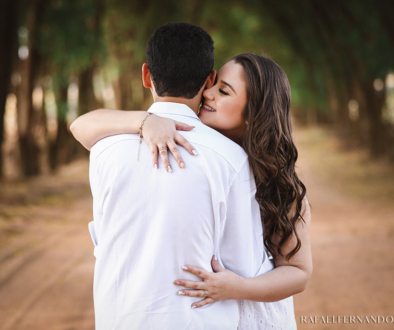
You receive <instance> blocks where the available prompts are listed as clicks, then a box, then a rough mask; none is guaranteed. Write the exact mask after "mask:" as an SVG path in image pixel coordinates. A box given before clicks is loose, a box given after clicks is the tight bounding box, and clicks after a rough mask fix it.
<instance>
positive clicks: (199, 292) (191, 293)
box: [178, 289, 205, 298]
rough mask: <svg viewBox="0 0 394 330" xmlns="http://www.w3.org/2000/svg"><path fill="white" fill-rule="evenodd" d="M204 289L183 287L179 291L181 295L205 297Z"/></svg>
mask: <svg viewBox="0 0 394 330" xmlns="http://www.w3.org/2000/svg"><path fill="white" fill-rule="evenodd" d="M204 294H205V292H204V290H193V289H183V290H179V291H178V295H180V296H189V297H201V298H204Z"/></svg>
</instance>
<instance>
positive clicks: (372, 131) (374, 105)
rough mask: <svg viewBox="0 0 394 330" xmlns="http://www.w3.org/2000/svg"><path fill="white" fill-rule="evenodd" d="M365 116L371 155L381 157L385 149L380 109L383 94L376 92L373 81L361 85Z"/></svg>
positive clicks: (382, 102)
mask: <svg viewBox="0 0 394 330" xmlns="http://www.w3.org/2000/svg"><path fill="white" fill-rule="evenodd" d="M363 92H364V95H365V103H366V107H367V108H366V110H367V116H368V119H369V134H368V135H369V136H368V137H369V147H370V150H371V153H372V155H374V156H379V155H382V154H383V153H384V151H385V149H386V145H385V138H384V137H385V130H384V126H383V122H382V109H383V104H384V102H385V92H384V89H383V90H382V91H376V90H375V89H374V87H373V81H367V82H365V83H364V84H363Z"/></svg>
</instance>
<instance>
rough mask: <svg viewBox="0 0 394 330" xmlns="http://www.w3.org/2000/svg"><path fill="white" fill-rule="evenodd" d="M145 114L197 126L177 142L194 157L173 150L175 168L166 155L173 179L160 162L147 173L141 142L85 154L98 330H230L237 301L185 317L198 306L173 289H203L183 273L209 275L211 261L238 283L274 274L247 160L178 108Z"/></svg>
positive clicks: (101, 145) (104, 144)
mask: <svg viewBox="0 0 394 330" xmlns="http://www.w3.org/2000/svg"><path fill="white" fill-rule="evenodd" d="M148 111H149V112H152V113H154V114H156V115H159V116H163V117H167V118H172V119H174V120H177V121H181V122H184V123H186V124H189V125H193V126H195V128H194V129H193V130H192V131H189V132H182V134H183V135H184V137H185V138H186V139H187V140H188V141H189V142H190V143H191V144H192V145H193V147H194V148H195V149H196V151H197V152H198V155H197V156H192V155H190V154H189V153H188V152H187V151H186V150H184V149H183V148H180V151H181V154H182V157H183V159H184V160H185V163H186V168H184V169H180V168H179V167H178V165H177V164H176V161H175V160H174V158H173V157H172V155H171V154H169V158H170V162H171V164H172V165H173V166H172V168H173V171H174V172H173V173H167V172H166V170H165V169H164V166H163V164H162V163H159V168H158V169H154V168H153V167H152V163H151V154H150V149H149V147H148V146H147V144H146V143H145V141H143V142H142V144H141V150H140V159H139V162H137V154H138V147H139V135H138V134H122V135H116V136H111V137H107V138H105V139H103V140H101V141H99V142H97V143H96V144H95V145H94V146H93V148H92V149H91V154H90V183H91V188H92V193H93V200H94V202H93V212H94V222H92V223H91V225H90V230H91V233H92V237H93V240H94V241H95V245H96V248H95V255H96V266H95V274H94V307H95V316H96V329H98V330H110V329H117V330H130V329H136V330H137V329H138V330H140V329H144V330H145V329H147V330H149V329H152V330H156V329H169V330H181V329H196V330H201V329H209V330H213V329H223V330H229V329H237V325H238V320H239V308H238V303H237V301H235V300H225V301H219V302H215V303H213V304H210V305H208V306H205V307H203V308H197V309H191V308H190V306H191V304H192V303H193V302H195V301H199V300H201V298H192V297H185V296H184V297H181V296H178V295H177V292H178V290H179V289H180V287H178V286H176V285H174V283H173V282H174V280H176V279H190V280H201V279H200V278H198V277H196V276H194V275H192V274H190V273H188V272H185V271H182V269H181V267H182V265H185V264H189V265H193V266H197V267H200V268H203V269H206V270H208V271H212V268H211V264H210V261H211V258H212V255H213V254H215V253H216V254H217V256H218V260H219V262H220V263H222V264H223V265H224V267H225V268H227V269H229V270H231V271H233V272H235V273H237V274H238V275H241V276H244V277H253V276H255V275H257V274H259V273H261V272H262V270H263V269H265V270H264V271H267V270H269V269H272V268H273V266H272V261H271V260H268V258H267V255H266V253H265V250H264V246H263V240H262V225H261V220H260V210H259V207H258V204H257V202H256V200H255V184H254V179H253V175H252V173H251V170H250V167H249V164H248V159H247V155H246V154H245V152H244V150H243V149H242V148H241V147H240V146H238V145H237V144H235V143H234V142H232V141H231V140H229V139H227V138H226V137H224V136H223V135H221V134H220V133H218V132H216V131H215V130H213V129H211V128H209V127H207V126H205V125H204V124H202V122H201V121H200V120H199V118H198V117H197V115H196V114H195V113H194V112H193V111H192V110H191V109H190V108H189V107H187V106H186V105H184V104H178V103H170V102H157V103H154V104H153V105H152V106H151V108H150V109H149V110H148Z"/></svg>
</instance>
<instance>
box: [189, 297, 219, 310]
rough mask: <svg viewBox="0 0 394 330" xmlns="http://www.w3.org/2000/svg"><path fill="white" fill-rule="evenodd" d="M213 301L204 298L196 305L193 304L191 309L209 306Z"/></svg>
mask: <svg viewBox="0 0 394 330" xmlns="http://www.w3.org/2000/svg"><path fill="white" fill-rule="evenodd" d="M214 301H215V300H213V299H212V298H209V297H207V298H205V299H203V300H200V301H197V302H196V303H193V304H192V306H191V308H199V307H203V306H205V305H209V304H212V303H213V302H214Z"/></svg>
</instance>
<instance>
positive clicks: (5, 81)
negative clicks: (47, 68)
mask: <svg viewBox="0 0 394 330" xmlns="http://www.w3.org/2000/svg"><path fill="white" fill-rule="evenodd" d="M16 7H17V0H3V1H1V2H0V45H1V47H0V63H1V65H0V177H1V176H2V175H3V153H2V151H1V149H2V148H1V146H2V144H3V140H4V113H5V104H6V100H7V94H8V87H9V83H10V78H11V73H12V72H11V68H12V62H13V56H12V55H13V52H14V51H15V44H16V35H17V34H16V18H17V13H16Z"/></svg>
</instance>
